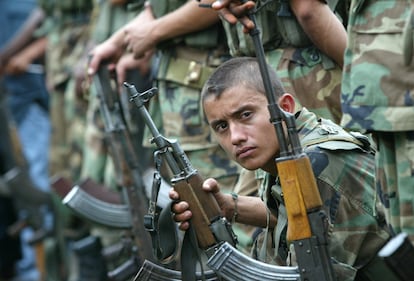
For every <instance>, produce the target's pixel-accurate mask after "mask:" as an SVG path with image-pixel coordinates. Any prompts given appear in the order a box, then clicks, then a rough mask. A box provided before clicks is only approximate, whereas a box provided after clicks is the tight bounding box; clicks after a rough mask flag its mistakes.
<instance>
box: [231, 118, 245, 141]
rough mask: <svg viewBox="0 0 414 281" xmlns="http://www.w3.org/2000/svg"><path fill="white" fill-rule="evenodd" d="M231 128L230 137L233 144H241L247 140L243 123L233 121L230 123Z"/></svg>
mask: <svg viewBox="0 0 414 281" xmlns="http://www.w3.org/2000/svg"><path fill="white" fill-rule="evenodd" d="M229 129H230V139H231V143H232V144H233V145H239V144H240V143H243V142H245V141H246V139H247V134H246V130H245V129H244V127H243V126H242V125H241V124H239V123H235V122H232V123H230V124H229Z"/></svg>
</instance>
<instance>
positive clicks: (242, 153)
mask: <svg viewBox="0 0 414 281" xmlns="http://www.w3.org/2000/svg"><path fill="white" fill-rule="evenodd" d="M253 151H254V147H243V148H241V149H238V150H236V158H238V159H243V158H246V157H249V156H250V155H251V154H252V153H253Z"/></svg>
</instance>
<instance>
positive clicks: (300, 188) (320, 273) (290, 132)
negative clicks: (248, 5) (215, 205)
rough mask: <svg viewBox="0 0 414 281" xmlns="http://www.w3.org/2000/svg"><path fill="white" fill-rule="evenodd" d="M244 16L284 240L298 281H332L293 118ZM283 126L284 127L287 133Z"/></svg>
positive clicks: (317, 202) (316, 199)
mask: <svg viewBox="0 0 414 281" xmlns="http://www.w3.org/2000/svg"><path fill="white" fill-rule="evenodd" d="M242 2H244V1H242ZM248 17H249V18H250V20H252V21H253V23H254V28H253V29H252V30H251V31H250V36H251V38H252V40H253V43H254V47H255V52H256V57H257V60H258V63H259V68H260V73H261V75H262V78H263V83H264V88H265V92H266V97H267V100H268V109H269V112H270V121H271V123H272V124H273V125H274V128H275V131H276V136H277V139H278V142H279V147H280V156H279V157H278V158H276V166H277V171H278V174H279V179H280V183H281V186H282V192H283V197H284V199H285V205H286V212H287V218H288V229H287V240H288V241H289V242H291V243H293V245H294V248H295V253H296V256H297V262H298V266H299V271H300V274H301V279H302V280H308V281H312V280H318V281H332V280H336V277H335V274H334V271H333V267H332V263H331V257H330V255H329V251H328V239H327V229H326V225H327V224H326V221H327V217H326V214H325V213H324V211H323V209H322V200H321V197H320V194H319V190H318V187H317V185H316V180H315V176H314V174H313V170H312V166H311V164H310V161H309V157H308V156H307V155H306V154H305V153H304V152H303V149H302V146H301V143H300V141H299V137H298V132H297V129H296V123H295V116H294V115H293V114H290V113H287V112H284V111H283V110H282V109H281V108H280V107H279V105H278V104H277V102H276V100H275V93H274V89H273V87H272V84H271V80H270V77H269V72H268V69H267V63H266V57H265V53H264V49H263V44H262V41H261V38H260V30H259V29H258V27H257V24H256V19H255V9H254V10H253V11H250V12H249V13H248ZM283 124H286V128H287V130H286V131H287V133H285V130H284V125H283Z"/></svg>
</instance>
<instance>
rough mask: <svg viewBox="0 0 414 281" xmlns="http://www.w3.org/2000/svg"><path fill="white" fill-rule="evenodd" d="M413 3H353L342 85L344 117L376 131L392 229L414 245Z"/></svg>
mask: <svg viewBox="0 0 414 281" xmlns="http://www.w3.org/2000/svg"><path fill="white" fill-rule="evenodd" d="M413 28H414V24H413V3H412V1H408V0H398V1H396V0H390V1H371V0H370V1H352V6H351V9H350V17H349V30H348V42H349V43H348V47H347V50H346V52H345V67H344V73H343V85H342V97H341V99H342V100H341V101H342V109H343V113H344V115H343V118H342V122H341V124H342V125H343V126H344V127H346V128H350V129H354V130H361V131H363V132H368V133H372V135H373V139H374V140H375V141H376V144H377V147H378V152H377V157H376V165H377V171H376V173H377V187H378V188H379V187H380V188H379V189H380V197H381V200H382V202H383V203H384V206H385V207H386V215H387V221H388V223H389V224H390V225H391V226H392V228H393V230H394V231H395V232H396V233H398V232H406V233H407V234H408V235H409V237H410V239H411V241H412V242H414V192H413V186H414V177H413V174H414V149H413V147H414V107H413V104H414V91H413V90H414V79H413V77H414V64H413V63H412V62H411V60H412V52H413V50H414V47H413V39H412V38H413Z"/></svg>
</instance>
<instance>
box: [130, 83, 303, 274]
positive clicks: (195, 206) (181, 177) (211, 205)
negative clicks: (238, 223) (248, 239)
mask: <svg viewBox="0 0 414 281" xmlns="http://www.w3.org/2000/svg"><path fill="white" fill-rule="evenodd" d="M124 86H125V87H126V88H127V89H128V92H129V96H130V97H131V101H133V102H134V103H135V105H136V106H137V107H138V109H139V112H140V114H141V117H142V119H143V121H144V122H145V124H146V125H147V126H148V128H149V130H150V131H151V134H152V136H153V138H152V140H151V142H152V143H154V144H155V145H156V146H157V151H156V152H155V154H156V156H157V157H155V158H156V159H157V158H158V156H162V158H163V159H164V160H166V162H167V164H168V167H169V168H170V170H171V172H172V174H173V176H172V180H171V184H172V186H173V187H174V189H175V190H176V191H177V192H178V193H179V194H180V198H181V199H183V200H185V201H187V202H188V203H189V205H190V207H189V209H190V210H191V211H192V213H193V216H192V218H191V227H190V230H189V231H195V234H194V235H195V240H196V244H197V247H198V248H199V249H201V250H202V251H204V253H205V254H206V255H207V257H208V261H207V264H208V266H209V267H210V268H211V269H212V270H213V272H214V273H215V274H216V275H217V276H216V277H217V278H221V279H224V280H240V281H250V280H258V281H259V280H269V281H270V280H300V275H299V271H298V268H297V267H282V266H273V265H269V264H265V263H263V262H260V261H257V260H254V259H252V258H250V257H248V256H246V255H243V254H242V253H241V252H240V251H238V250H236V248H235V246H236V243H237V237H236V236H235V234H234V233H233V230H232V227H231V224H230V223H229V222H228V221H227V220H226V218H225V217H223V216H222V215H221V212H220V207H219V206H218V203H217V201H216V200H215V198H214V196H213V195H212V194H211V193H209V192H205V191H204V190H203V189H202V187H201V186H202V183H203V179H202V177H201V175H200V174H199V173H198V171H197V170H195V169H194V168H193V167H192V165H191V162H190V161H189V159H188V157H187V156H186V154H185V152H184V151H183V149H182V148H181V146H180V144H179V143H178V141H177V140H171V139H167V138H165V137H164V136H162V135H161V134H160V132H159V131H158V129H157V127H156V126H155V124H154V122H153V120H152V119H151V116H150V115H149V113H148V111H147V109H146V107H145V106H144V103H145V102H147V101H148V100H149V99H150V98H151V97H153V96H154V95H155V94H156V93H157V89H156V88H152V89H150V90H147V91H145V92H143V93H138V91H137V90H136V89H135V87H134V86H133V85H131V84H129V83H126V82H125V83H124ZM153 192H154V190H153ZM154 197H155V198H156V196H153V198H154ZM158 218H159V213H158V210H157V208H156V204H155V202H153V201H151V202H150V206H149V210H148V215H147V216H146V224H145V225H146V227H147V230H148V231H149V232H151V233H153V234H152V235H154V233H156V232H157V230H158V229H157V227H158V225H157V223H158ZM189 231H187V232H186V235H187V233H189ZM153 241H154V239H153ZM153 246H154V247H156V246H157V245H153ZM183 258H184V259H185V258H187V259H189V258H191V257H182V259H183ZM193 273H194V274H193ZM211 274H212V273H211V271H207V272H206V276H205V277H206V278H213V280H214V277H213V276H214V275H213V276H211ZM151 276H152V278H154V279H151ZM180 276H181V277H182V280H199V279H198V278H199V276H200V275H199V273H195V272H189V271H188V270H186V269H185V268H182V273H181V274H180V273H179V272H177V271H171V270H169V269H167V268H163V267H160V266H157V265H154V264H151V263H150V262H148V261H147V262H145V263H144V265H143V266H142V267H141V270H140V271H139V272H138V274H137V276H136V277H135V280H139V281H142V280H181V279H180V278H179V277H180ZM221 279H220V280H221Z"/></svg>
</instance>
